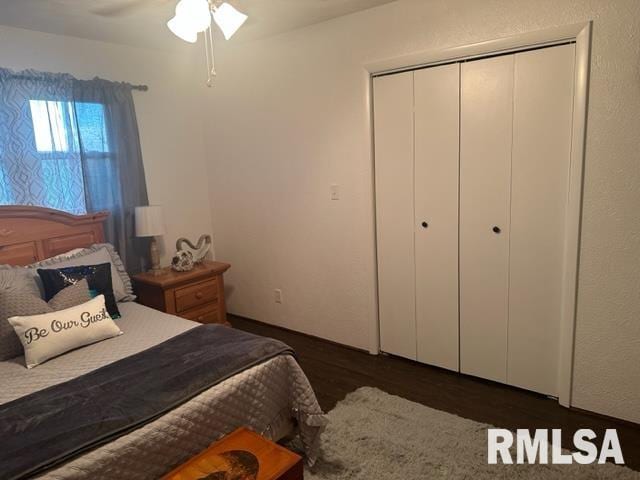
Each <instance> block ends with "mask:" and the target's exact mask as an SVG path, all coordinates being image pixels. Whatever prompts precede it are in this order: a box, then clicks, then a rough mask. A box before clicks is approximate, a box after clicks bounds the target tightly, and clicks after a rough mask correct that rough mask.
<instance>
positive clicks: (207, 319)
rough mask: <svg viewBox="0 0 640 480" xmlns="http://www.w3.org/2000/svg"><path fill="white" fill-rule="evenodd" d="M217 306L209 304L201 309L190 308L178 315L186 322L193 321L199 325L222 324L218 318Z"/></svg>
mask: <svg viewBox="0 0 640 480" xmlns="http://www.w3.org/2000/svg"><path fill="white" fill-rule="evenodd" d="M218 310H219V309H218V304H217V303H209V304H207V305H204V306H202V307H198V308H192V309H191V310H187V311H186V312H183V313H181V314H180V316H181V317H183V318H186V319H187V320H193V321H194V322H200V323H222V322H221V321H220V318H219V317H218Z"/></svg>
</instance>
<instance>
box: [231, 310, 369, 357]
mask: <svg viewBox="0 0 640 480" xmlns="http://www.w3.org/2000/svg"><path fill="white" fill-rule="evenodd" d="M227 315H231V316H232V317H238V318H241V319H242V320H244V321H246V322H251V323H257V324H258V325H264V326H265V327H270V328H277V329H278V330H282V331H284V332H291V333H295V334H296V335H302V336H304V337H307V338H313V339H314V340H321V341H323V342H326V343H330V344H332V345H337V346H338V347H343V348H348V349H349V350H354V351H356V352H363V353H366V354H368V355H373V354H372V353H371V352H369V350H366V349H364V348H358V347H354V346H351V345H346V344H344V343H340V342H335V341H333V340H329V339H327V338H322V337H318V336H317V335H311V334H310V333H305V332H300V331H298V330H293V329H292V328H287V327H281V326H280V325H274V324H272V323H267V322H263V321H261V320H256V319H255V318H249V317H245V316H244V315H237V314H235V313H231V312H227ZM227 320H228V319H227ZM230 323H231V324H232V325H233V322H230Z"/></svg>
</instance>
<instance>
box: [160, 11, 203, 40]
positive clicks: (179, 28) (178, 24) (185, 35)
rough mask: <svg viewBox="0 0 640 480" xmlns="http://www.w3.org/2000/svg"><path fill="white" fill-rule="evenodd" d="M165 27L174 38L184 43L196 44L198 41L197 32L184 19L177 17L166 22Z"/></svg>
mask: <svg viewBox="0 0 640 480" xmlns="http://www.w3.org/2000/svg"><path fill="white" fill-rule="evenodd" d="M167 27H169V30H171V31H172V32H173V34H174V35H175V36H176V37H179V38H181V39H182V40H184V41H185V42H189V43H196V42H197V41H198V32H196V31H195V30H194V29H192V28H191V26H190V25H189V24H188V23H187V22H186V21H185V19H184V18H182V17H178V16H177V15H176V16H175V17H173V18H172V19H171V20H169V21H168V22H167Z"/></svg>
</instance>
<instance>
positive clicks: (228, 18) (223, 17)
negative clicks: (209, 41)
mask: <svg viewBox="0 0 640 480" xmlns="http://www.w3.org/2000/svg"><path fill="white" fill-rule="evenodd" d="M182 1H184V0H182ZM212 15H213V20H214V21H215V22H216V24H217V25H218V27H220V30H222V34H223V35H224V38H225V39H226V40H229V39H230V38H231V37H232V36H233V34H234V33H236V32H237V31H238V29H239V28H240V27H241V26H242V24H243V23H244V22H245V21H246V20H247V18H248V17H247V16H246V15H245V14H244V13H242V12H239V11H238V10H236V9H235V8H234V7H233V6H231V5H229V4H228V3H227V2H224V3H222V4H221V5H220V6H218V7H215V6H214V7H213V13H212Z"/></svg>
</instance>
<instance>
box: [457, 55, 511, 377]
mask: <svg viewBox="0 0 640 480" xmlns="http://www.w3.org/2000/svg"><path fill="white" fill-rule="evenodd" d="M513 62H514V57H513V55H505V56H500V57H495V58H490V59H486V60H477V61H472V62H467V63H463V64H462V67H461V99H460V102H461V110H460V369H461V371H462V372H464V373H468V374H471V375H477V376H479V377H483V378H488V379H491V380H496V381H500V382H506V380H507V321H508V310H509V299H508V284H509V211H510V205H509V203H510V200H509V199H510V192H509V190H510V175H511V133H512V106H513V105H512V103H513V102H512V99H513ZM494 227H496V230H497V229H499V233H496V232H494Z"/></svg>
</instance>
